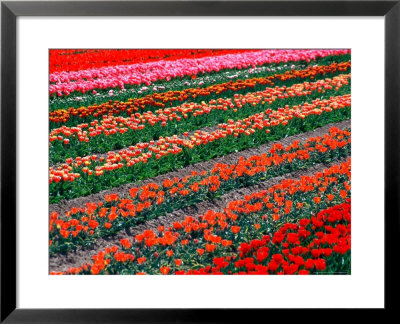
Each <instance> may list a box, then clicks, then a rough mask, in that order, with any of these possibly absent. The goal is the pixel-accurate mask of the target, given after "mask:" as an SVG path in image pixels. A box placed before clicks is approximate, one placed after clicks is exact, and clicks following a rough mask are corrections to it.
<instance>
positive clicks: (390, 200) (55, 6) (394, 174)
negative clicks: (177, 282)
mask: <svg viewBox="0 0 400 324" xmlns="http://www.w3.org/2000/svg"><path fill="white" fill-rule="evenodd" d="M19 16H384V19H385V112H384V114H385V156H384V159H385V172H384V174H385V179H384V182H385V205H384V208H385V215H384V217H385V310H386V311H388V310H393V309H394V308H395V307H396V306H397V303H396V297H395V296H396V289H397V287H398V286H399V285H398V284H399V280H398V274H397V273H396V271H395V270H396V267H395V262H396V261H395V260H396V258H397V256H398V248H397V245H398V244H396V242H395V238H398V237H400V231H399V229H400V220H399V210H400V208H399V207H400V194H399V193H400V192H399V181H400V172H399V165H400V164H399V162H400V161H399V156H400V141H399V139H400V137H399V135H400V134H399V129H400V127H399V126H400V123H399V120H400V118H399V117H400V64H399V61H400V0H396V1H263V0H261V1H122V2H120V1H118V2H113V1H101V2H95V3H94V2H93V1H73V2H66V1H2V3H1V242H0V243H1V267H0V270H1V318H0V320H1V322H4V323H31V322H35V323H92V322H93V323H97V322H101V323H112V322H118V323H127V322H140V323H141V322H179V323H180V322H184V323H186V322H231V321H236V320H237V319H239V315H242V314H243V313H245V312H250V311H251V318H252V319H255V318H257V317H259V316H262V317H263V316H265V310H260V309H258V310H254V309H253V310H248V309H247V310H243V309H235V310H232V309H214V310H207V311H204V310H194V309H179V310H178V309H158V310H155V309H147V310H146V309H119V310H117V309H101V310H97V309H96V310H95V309H19V308H16V300H17V294H16V270H17V268H16V240H17V236H16V190H17V188H16V127H17V125H16V54H17V52H16V37H17V30H16V19H17V17H19ZM371 46H373V44H371ZM371 244H373V242H372V243H371ZM371 262H373V256H371ZM366 284H368V283H366ZM249 315H250V314H249ZM265 320H267V319H265Z"/></svg>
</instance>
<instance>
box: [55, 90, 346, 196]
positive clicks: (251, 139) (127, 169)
mask: <svg viewBox="0 0 400 324" xmlns="http://www.w3.org/2000/svg"><path fill="white" fill-rule="evenodd" d="M350 104H351V103H350V95H347V96H341V97H336V98H333V99H330V100H322V101H321V102H318V101H315V102H314V103H313V104H304V105H303V106H300V107H299V106H296V107H293V108H292V109H290V108H286V109H282V110H279V111H272V110H267V111H266V113H260V114H256V115H254V116H251V117H248V118H246V119H243V120H239V121H236V122H235V121H231V122H229V123H227V124H221V125H219V126H220V129H218V130H216V131H213V132H211V133H207V132H204V131H198V132H196V133H195V134H194V135H193V136H188V138H184V137H182V138H180V137H178V136H172V137H166V138H161V137H160V138H159V140H157V141H150V142H148V143H139V144H137V145H135V146H131V147H129V149H125V150H123V151H121V152H120V154H118V153H115V152H109V154H108V156H107V160H106V162H104V159H105V158H104V157H100V158H99V159H98V160H97V156H91V157H87V158H86V159H85V161H84V162H82V159H79V158H78V159H75V162H76V161H78V162H77V163H75V164H74V159H72V158H71V159H70V160H69V161H67V162H69V163H71V165H73V166H74V168H73V167H72V166H71V165H68V164H63V165H61V166H59V167H56V168H53V167H50V170H49V173H50V179H49V181H50V201H51V203H53V202H56V201H57V199H58V200H59V199H62V198H67V199H71V198H74V197H79V196H82V195H87V194H89V193H94V192H98V191H100V190H103V189H107V188H111V187H115V186H118V185H121V184H124V183H129V182H133V181H137V180H144V179H147V178H151V177H154V176H156V175H159V174H163V173H166V172H169V171H172V170H176V169H178V168H182V167H184V166H187V165H189V164H194V163H197V162H201V161H207V160H210V159H212V158H214V157H217V156H222V155H226V154H228V153H232V152H235V151H240V150H243V149H246V148H250V147H254V146H258V145H260V144H262V143H266V142H268V141H270V140H277V139H280V138H282V137H285V136H289V135H294V134H297V133H299V132H303V131H309V130H312V129H315V128H318V127H321V126H324V125H327V124H329V123H333V122H338V121H341V120H344V119H347V118H349V117H350ZM79 160H80V162H79ZM92 161H94V162H92ZM75 166H77V167H78V168H76V167H75ZM89 166H91V169H89ZM76 172H78V173H76ZM77 174H79V178H78V179H77V178H76V175H77Z"/></svg>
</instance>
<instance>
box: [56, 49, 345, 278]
mask: <svg viewBox="0 0 400 324" xmlns="http://www.w3.org/2000/svg"><path fill="white" fill-rule="evenodd" d="M49 73H50V75H49V273H50V274H51V275H146V274H154V275H214V274H215V275H217V274H218V275H223V274H225V275H244V274H248V275H251V274H258V275H268V274H270V275H271V274H285V275H286V274H287V275H289V274H291V275H311V274H313V275H322V274H325V275H328V274H331V275H339V274H350V273H351V257H350V256H351V51H350V50H347V49H285V50H279V49H274V50H269V49H52V50H50V51H49Z"/></svg>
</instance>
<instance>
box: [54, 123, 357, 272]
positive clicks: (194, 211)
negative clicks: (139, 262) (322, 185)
mask: <svg viewBox="0 0 400 324" xmlns="http://www.w3.org/2000/svg"><path fill="white" fill-rule="evenodd" d="M349 123H350V122H349ZM342 126H344V127H348V126H349V124H348V125H347V126H346V125H342ZM338 127H339V126H338ZM303 135H304V134H303ZM344 160H346V159H343V160H340V161H335V162H332V163H329V164H324V163H320V164H316V165H314V166H312V167H310V168H308V169H306V170H298V171H295V172H292V173H288V174H285V175H282V176H278V177H275V178H273V179H269V180H267V181H264V182H262V183H259V184H257V185H254V186H251V187H247V188H241V189H238V190H234V191H231V192H229V193H227V194H225V195H223V196H221V197H220V198H219V199H216V200H212V201H203V202H201V203H199V204H197V205H194V206H190V207H186V208H183V209H180V210H175V211H173V212H172V213H169V214H167V215H164V216H160V217H158V218H155V219H153V220H149V221H147V222H145V223H143V224H140V225H137V226H135V227H132V228H130V229H129V230H127V231H125V230H123V231H120V232H119V233H117V234H116V235H115V236H112V237H108V238H100V239H98V240H97V241H96V242H95V244H94V245H93V246H92V248H91V249H83V248H78V250H77V251H70V252H68V254H67V255H56V256H52V257H50V260H49V271H65V270H67V269H68V268H71V267H78V266H80V265H83V264H86V263H89V262H91V257H92V256H93V255H95V254H97V253H98V252H100V251H102V250H104V249H105V248H106V247H110V246H113V245H119V241H120V239H122V238H129V237H133V236H135V235H137V234H140V233H141V232H143V231H144V230H146V229H152V230H154V231H156V230H157V227H158V226H160V225H164V226H165V227H170V226H172V223H173V222H178V221H182V220H183V219H184V218H185V217H186V216H194V217H198V216H199V215H202V214H204V213H205V212H206V211H207V210H209V209H213V210H215V211H222V210H223V208H224V207H225V206H226V204H227V203H228V202H229V201H232V200H238V199H242V198H243V197H244V195H248V194H251V193H253V192H256V191H260V190H264V189H267V188H269V187H271V186H273V185H275V184H277V183H279V182H280V181H282V180H283V179H289V178H292V179H298V178H300V177H301V176H306V175H307V176H309V175H313V174H315V173H316V172H320V171H323V170H324V169H326V168H329V167H330V166H332V165H335V164H338V163H340V162H343V161H344ZM213 162H214V163H215V161H213Z"/></svg>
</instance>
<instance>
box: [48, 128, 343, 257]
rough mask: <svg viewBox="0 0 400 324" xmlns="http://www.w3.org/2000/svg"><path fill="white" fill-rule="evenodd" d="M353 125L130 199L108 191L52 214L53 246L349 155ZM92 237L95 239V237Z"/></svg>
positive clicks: (136, 192) (61, 247)
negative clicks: (93, 200)
mask: <svg viewBox="0 0 400 324" xmlns="http://www.w3.org/2000/svg"><path fill="white" fill-rule="evenodd" d="M350 136H351V133H350V131H348V130H340V129H338V128H331V129H330V130H329V133H328V134H325V135H324V136H321V137H316V138H309V139H308V140H307V141H306V142H305V143H300V142H299V141H294V142H293V143H292V144H290V145H288V146H286V147H285V146H283V145H282V144H274V145H273V147H272V148H271V150H270V151H269V152H268V153H264V154H261V155H258V156H252V157H250V158H248V159H244V158H240V159H239V161H238V162H237V163H236V164H221V163H218V164H216V165H215V166H214V168H213V169H212V170H211V171H209V172H207V171H204V172H202V173H200V174H198V173H197V172H193V173H192V174H190V175H188V176H186V177H184V178H182V179H179V178H174V179H165V180H164V181H163V183H162V184H160V185H159V184H156V183H149V184H147V185H144V186H142V187H140V188H137V187H132V188H131V189H130V198H120V197H119V195H118V194H110V195H106V196H105V202H100V203H90V204H87V208H73V209H71V210H70V211H69V212H67V213H66V215H65V217H62V216H61V217H60V216H59V215H58V214H56V213H53V214H52V215H51V219H50V239H51V243H52V244H51V247H50V250H51V251H53V252H57V251H65V250H67V249H69V248H73V247H74V246H76V245H79V244H90V242H91V241H92V240H93V239H92V238H94V237H104V236H107V235H110V234H115V233H116V232H117V231H119V230H121V229H122V228H126V227H130V226H133V225H135V224H137V223H140V222H143V221H145V220H147V219H150V218H153V217H157V216H159V215H162V214H165V213H168V212H171V211H173V210H175V209H181V208H183V207H187V206H191V205H194V204H196V203H199V202H201V201H203V200H208V199H212V198H215V197H217V196H219V195H222V194H226V193H227V192H229V191H231V190H235V189H238V188H240V187H247V186H250V185H254V184H257V183H260V182H262V181H265V180H266V179H268V178H272V177H274V176H277V175H279V174H282V173H287V172H291V171H294V170H299V169H305V168H307V167H309V166H311V165H313V164H316V163H321V162H326V161H332V160H336V159H340V158H342V157H345V156H347V155H349V154H350V142H351V140H350ZM91 237H92V238H91Z"/></svg>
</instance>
